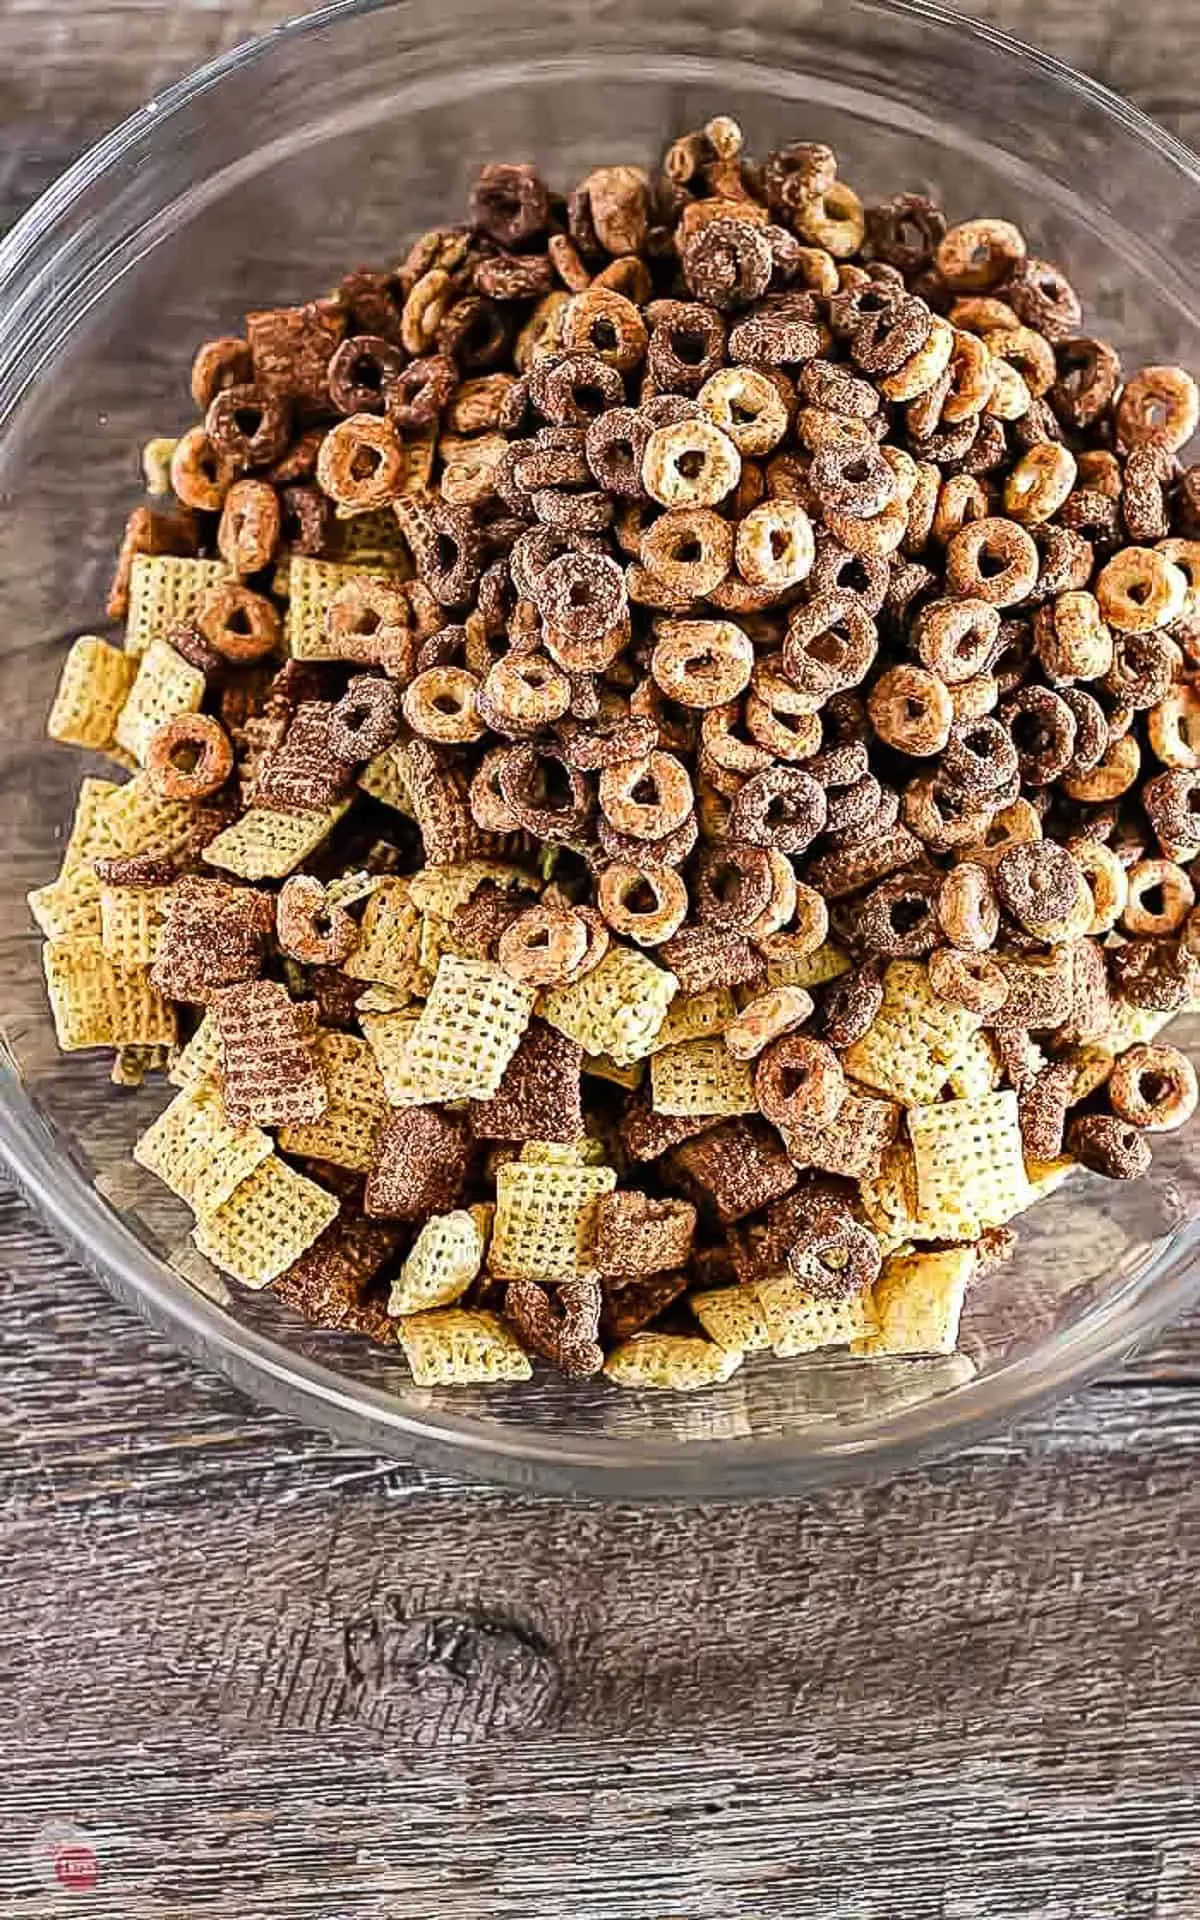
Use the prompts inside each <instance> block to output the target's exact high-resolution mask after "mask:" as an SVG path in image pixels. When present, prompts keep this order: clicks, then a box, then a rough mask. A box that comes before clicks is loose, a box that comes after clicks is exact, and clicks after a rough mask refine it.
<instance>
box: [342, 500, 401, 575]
mask: <svg viewBox="0 0 1200 1920" xmlns="http://www.w3.org/2000/svg"><path fill="white" fill-rule="evenodd" d="M338 545H339V548H340V554H339V557H340V558H341V559H342V560H343V561H349V562H351V563H352V564H355V565H358V566H371V565H378V564H379V563H380V562H381V561H382V562H383V563H384V564H385V566H386V567H387V568H388V569H389V570H390V571H391V572H392V573H394V574H395V575H396V576H397V578H399V579H405V578H406V577H407V576H408V574H409V573H410V572H411V569H410V567H409V565H408V549H407V547H406V546H405V544H404V535H403V534H402V533H401V531H400V523H399V521H398V520H397V518H396V516H395V514H394V513H393V512H392V509H391V508H390V507H368V508H367V510H366V512H365V513H356V514H354V515H352V516H351V518H350V519H349V520H345V521H343V522H342V529H341V539H340V541H339V543H338Z"/></svg>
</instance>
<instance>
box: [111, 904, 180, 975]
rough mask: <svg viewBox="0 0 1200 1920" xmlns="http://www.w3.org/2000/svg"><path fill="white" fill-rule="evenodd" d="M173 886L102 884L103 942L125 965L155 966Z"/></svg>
mask: <svg viewBox="0 0 1200 1920" xmlns="http://www.w3.org/2000/svg"><path fill="white" fill-rule="evenodd" d="M170 892H171V889H170V888H169V887H101V889H100V942H101V945H102V946H103V948H104V951H105V953H106V954H107V955H108V957H109V959H110V960H115V961H117V962H118V963H119V964H120V965H121V966H123V967H151V966H153V965H154V962H155V960H156V959H157V958H158V945H159V941H160V940H161V938H162V930H163V926H164V924H165V921H166V917H167V901H168V899H169V897H170Z"/></svg>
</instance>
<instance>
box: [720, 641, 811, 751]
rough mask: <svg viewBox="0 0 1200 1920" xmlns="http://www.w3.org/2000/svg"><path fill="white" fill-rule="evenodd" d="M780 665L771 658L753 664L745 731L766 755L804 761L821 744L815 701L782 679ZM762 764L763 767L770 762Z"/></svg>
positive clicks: (788, 681) (747, 694)
mask: <svg viewBox="0 0 1200 1920" xmlns="http://www.w3.org/2000/svg"><path fill="white" fill-rule="evenodd" d="M779 665H780V662H779V661H778V660H777V659H774V658H772V659H767V660H759V661H758V662H757V663H756V665H755V668H754V673H753V676H752V678H751V682H750V686H749V689H748V691H747V693H746V711H745V722H746V731H747V733H748V734H749V735H750V738H751V740H752V741H753V742H754V743H755V745H756V746H757V747H758V748H759V750H760V751H761V752H763V753H765V754H767V755H768V756H772V755H773V756H774V757H775V758H776V759H778V760H807V759H808V757H809V755H810V754H812V753H815V752H816V750H817V748H818V747H819V746H820V744H821V731H822V729H821V718H820V714H819V713H818V712H817V711H816V708H817V705H818V701H817V700H816V699H815V698H814V696H813V695H811V694H807V693H801V692H800V690H799V688H797V687H794V686H793V685H792V683H791V681H790V680H787V679H785V678H784V676H783V674H782V673H781V672H780V671H779ZM702 731H703V729H702ZM761 764H762V765H763V766H766V765H768V764H769V760H763V761H762V762H761Z"/></svg>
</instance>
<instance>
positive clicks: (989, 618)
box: [913, 596, 1000, 686]
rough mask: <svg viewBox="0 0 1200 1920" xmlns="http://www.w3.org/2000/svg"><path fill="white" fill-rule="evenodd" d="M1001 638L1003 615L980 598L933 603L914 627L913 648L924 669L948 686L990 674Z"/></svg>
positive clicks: (924, 609)
mask: <svg viewBox="0 0 1200 1920" xmlns="http://www.w3.org/2000/svg"><path fill="white" fill-rule="evenodd" d="M999 634H1000V615H999V613H998V612H997V610H996V608H995V606H993V605H991V604H989V602H988V601H987V600H986V599H985V598H983V597H980V596H968V597H967V598H965V599H958V600H931V601H930V602H929V603H928V605H927V606H924V607H922V608H921V610H920V612H919V613H918V615H917V617H916V620H915V621H914V623H913V644H914V645H915V647H916V650H917V655H918V657H919V659H920V661H921V664H922V666H924V667H927V668H928V670H929V672H930V673H935V674H936V675H937V676H938V678H939V679H940V680H944V681H945V682H946V684H947V685H948V686H950V685H953V684H954V683H955V682H956V681H959V680H972V679H974V677H975V675H976V674H977V673H983V672H985V671H986V670H987V668H988V666H989V665H990V663H991V661H992V659H993V658H994V656H995V651H996V642H997V640H998V638H999Z"/></svg>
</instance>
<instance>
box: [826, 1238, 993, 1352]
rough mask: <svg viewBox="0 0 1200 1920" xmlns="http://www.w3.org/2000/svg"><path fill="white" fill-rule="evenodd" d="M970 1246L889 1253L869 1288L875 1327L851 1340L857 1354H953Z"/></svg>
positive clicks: (971, 1272) (970, 1267)
mask: <svg viewBox="0 0 1200 1920" xmlns="http://www.w3.org/2000/svg"><path fill="white" fill-rule="evenodd" d="M976 1267H977V1255H976V1252H975V1249H974V1247H947V1248H946V1249H945V1250H944V1251H941V1252H937V1253H911V1254H908V1253H894V1254H892V1255H891V1257H890V1258H889V1259H887V1260H885V1261H884V1263H883V1271H882V1273H881V1274H880V1276H879V1278H878V1280H877V1281H876V1282H875V1285H874V1287H873V1288H872V1290H871V1305H872V1308H873V1310H874V1314H875V1318H876V1320H877V1322H878V1330H877V1331H875V1332H870V1333H868V1334H866V1335H865V1336H864V1337H863V1338H862V1339H861V1340H860V1341H857V1342H856V1343H855V1347H854V1351H855V1352H856V1353H861V1354H867V1355H877V1354H888V1353H953V1352H954V1350H955V1347H956V1345H957V1343H958V1323H959V1320H960V1318H961V1315H962V1309H963V1302H964V1300H965V1299H966V1293H967V1288H968V1287H969V1285H970V1284H971V1281H972V1279H973V1278H974V1277H975V1272H976Z"/></svg>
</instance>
